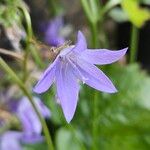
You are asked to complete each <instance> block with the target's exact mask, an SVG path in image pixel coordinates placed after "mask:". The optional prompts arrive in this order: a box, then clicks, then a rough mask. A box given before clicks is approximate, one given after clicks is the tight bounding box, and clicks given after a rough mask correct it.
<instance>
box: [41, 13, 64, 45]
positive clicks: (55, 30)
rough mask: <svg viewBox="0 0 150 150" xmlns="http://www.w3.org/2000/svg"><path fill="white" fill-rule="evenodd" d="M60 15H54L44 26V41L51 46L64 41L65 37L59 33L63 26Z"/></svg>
mask: <svg viewBox="0 0 150 150" xmlns="http://www.w3.org/2000/svg"><path fill="white" fill-rule="evenodd" d="M63 26H64V25H63V19H62V17H60V16H59V17H56V18H54V19H53V20H51V21H50V22H49V23H48V24H47V25H46V26H45V31H44V33H45V35H44V41H45V42H46V43H47V44H49V45H51V46H59V45H61V44H63V43H64V41H65V39H64V37H62V36H61V35H60V30H61V29H62V27H63Z"/></svg>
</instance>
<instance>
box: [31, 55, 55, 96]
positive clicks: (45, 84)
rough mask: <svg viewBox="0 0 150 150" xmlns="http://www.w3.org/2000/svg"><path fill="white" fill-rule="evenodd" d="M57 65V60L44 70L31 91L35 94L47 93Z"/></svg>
mask: <svg viewBox="0 0 150 150" xmlns="http://www.w3.org/2000/svg"><path fill="white" fill-rule="evenodd" d="M56 64H57V58H56V59H55V61H54V62H53V63H52V64H51V65H50V66H49V67H48V68H47V69H46V71H45V72H44V73H43V75H42V77H41V79H40V80H39V81H38V83H37V84H36V85H35V87H34V89H33V91H34V92H35V93H43V92H45V91H47V90H48V89H49V88H50V86H51V85H52V84H53V81H54V77H55V68H56V67H55V66H56Z"/></svg>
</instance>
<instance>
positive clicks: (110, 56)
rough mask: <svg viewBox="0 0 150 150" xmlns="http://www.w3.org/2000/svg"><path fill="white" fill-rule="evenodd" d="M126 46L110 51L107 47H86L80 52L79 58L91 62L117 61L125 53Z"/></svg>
mask: <svg viewBox="0 0 150 150" xmlns="http://www.w3.org/2000/svg"><path fill="white" fill-rule="evenodd" d="M127 49H128V48H125V49H122V50H118V51H111V50H107V49H87V50H86V51H84V52H82V53H81V54H80V56H79V57H80V58H81V59H84V60H86V61H87V62H89V63H91V64H98V65H105V64H111V63H113V62H116V61H118V60H119V59H120V58H121V57H122V56H124V55H125V53H126V52H127Z"/></svg>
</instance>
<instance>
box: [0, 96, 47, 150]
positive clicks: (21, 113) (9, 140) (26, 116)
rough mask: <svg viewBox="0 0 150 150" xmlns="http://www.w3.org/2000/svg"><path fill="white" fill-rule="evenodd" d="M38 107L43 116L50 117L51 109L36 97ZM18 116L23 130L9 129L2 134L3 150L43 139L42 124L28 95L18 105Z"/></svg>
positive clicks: (0, 139) (13, 149)
mask: <svg viewBox="0 0 150 150" xmlns="http://www.w3.org/2000/svg"><path fill="white" fill-rule="evenodd" d="M33 100H34V102H35V104H36V107H37V109H38V110H39V112H40V113H41V114H42V116H43V117H49V116H50V111H49V110H48V108H47V107H46V106H45V105H44V104H43V103H42V102H41V100H40V99H39V98H37V97H34V99H33ZM15 113H16V116H17V117H18V118H19V120H20V122H21V125H22V131H18V132H17V131H8V132H6V133H4V134H3V135H1V136H0V148H1V150H10V149H11V150H21V149H22V146H21V143H28V144H30V143H36V142H41V141H42V140H43V136H41V131H42V126H41V123H40V121H39V119H38V116H37V115H36V113H35V111H34V109H33V108H32V105H31V104H30V102H29V100H28V99H27V98H26V97H23V98H22V99H21V100H20V101H19V103H18V105H17V107H16V112H15Z"/></svg>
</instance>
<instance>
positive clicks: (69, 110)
mask: <svg viewBox="0 0 150 150" xmlns="http://www.w3.org/2000/svg"><path fill="white" fill-rule="evenodd" d="M126 51H127V48H125V49H122V50H119V51H110V50H107V49H87V44H86V39H85V37H84V35H83V34H82V33H81V32H80V31H79V32H78V38H77V43H76V44H75V46H70V47H68V48H65V49H64V50H62V51H61V52H60V53H59V54H58V56H57V57H56V59H55V61H54V62H53V63H52V64H51V65H50V66H49V67H48V68H47V69H46V71H45V72H44V74H43V75H42V77H41V79H40V80H39V82H38V83H37V84H36V86H35V88H34V92H36V93H43V92H46V91H47V90H48V89H49V88H50V86H51V85H52V83H55V84H56V89H57V97H58V99H59V103H60V105H61V107H62V110H63V113H64V116H65V118H66V120H67V122H68V123H69V122H70V121H71V119H72V118H73V115H74V113H75V110H76V106H77V101H78V93H79V85H78V80H80V81H82V82H83V83H85V84H87V85H88V86H91V87H92V88H95V89H96V90H99V91H103V92H107V93H114V92H117V90H116V88H115V87H114V85H113V84H112V82H111V81H110V79H109V78H108V77H107V76H106V75H105V74H104V73H103V72H102V71H101V70H99V69H98V68H97V67H96V66H95V65H105V64H110V63H113V62H115V61H117V60H119V59H120V58H121V57H122V56H123V55H125V53H126Z"/></svg>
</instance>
